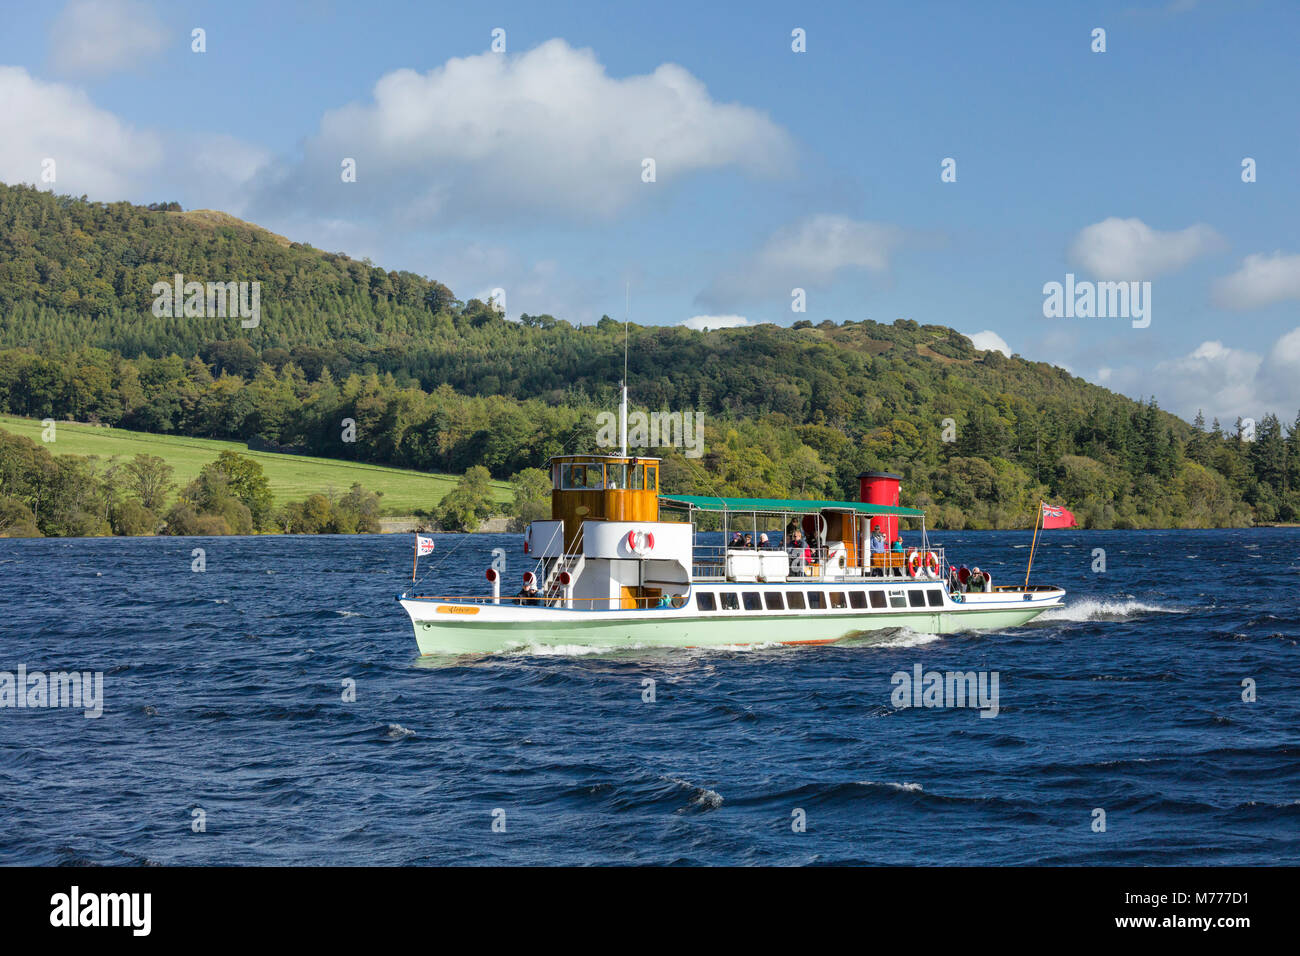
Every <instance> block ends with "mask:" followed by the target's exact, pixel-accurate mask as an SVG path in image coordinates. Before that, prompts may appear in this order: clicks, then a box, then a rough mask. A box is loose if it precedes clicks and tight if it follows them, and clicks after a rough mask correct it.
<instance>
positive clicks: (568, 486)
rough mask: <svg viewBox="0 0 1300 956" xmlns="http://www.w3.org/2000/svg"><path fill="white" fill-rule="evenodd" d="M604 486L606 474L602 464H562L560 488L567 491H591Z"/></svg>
mask: <svg viewBox="0 0 1300 956" xmlns="http://www.w3.org/2000/svg"><path fill="white" fill-rule="evenodd" d="M603 487H604V475H603V473H602V468H601V466H600V465H593V464H585V465H574V464H564V465H561V466H560V488H561V489H563V490H565V491H590V490H593V489H598V488H603Z"/></svg>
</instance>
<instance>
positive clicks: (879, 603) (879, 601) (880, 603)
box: [871, 588, 885, 607]
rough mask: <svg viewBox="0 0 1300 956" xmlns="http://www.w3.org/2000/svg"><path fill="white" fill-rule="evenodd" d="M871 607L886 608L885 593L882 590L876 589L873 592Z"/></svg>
mask: <svg viewBox="0 0 1300 956" xmlns="http://www.w3.org/2000/svg"><path fill="white" fill-rule="evenodd" d="M871 606H872V607H884V606H885V592H884V591H882V590H880V588H876V589H875V590H873V591H872V592H871Z"/></svg>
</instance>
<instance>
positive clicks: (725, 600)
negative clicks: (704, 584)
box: [718, 591, 740, 611]
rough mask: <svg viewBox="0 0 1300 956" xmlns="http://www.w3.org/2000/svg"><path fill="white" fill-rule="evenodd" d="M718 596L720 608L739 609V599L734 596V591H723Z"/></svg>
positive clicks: (725, 609)
mask: <svg viewBox="0 0 1300 956" xmlns="http://www.w3.org/2000/svg"><path fill="white" fill-rule="evenodd" d="M718 597H720V598H721V599H722V609H723V610H724V611H739V610H740V601H739V600H738V599H737V598H736V592H735V591H723V592H722V593H721V594H719V595H718Z"/></svg>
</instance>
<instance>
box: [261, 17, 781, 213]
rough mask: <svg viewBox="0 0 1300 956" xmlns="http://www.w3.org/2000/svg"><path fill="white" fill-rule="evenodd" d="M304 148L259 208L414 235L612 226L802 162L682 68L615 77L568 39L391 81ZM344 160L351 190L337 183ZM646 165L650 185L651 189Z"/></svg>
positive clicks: (762, 125) (265, 189)
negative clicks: (707, 176)
mask: <svg viewBox="0 0 1300 956" xmlns="http://www.w3.org/2000/svg"><path fill="white" fill-rule="evenodd" d="M304 150H305V155H304V157H303V159H302V161H301V163H297V164H292V165H291V167H290V168H286V169H284V170H282V171H281V172H280V173H279V175H277V176H274V177H268V178H267V179H266V180H265V181H264V182H263V183H262V191H261V199H262V200H263V201H264V202H266V203H268V204H276V205H278V206H280V207H282V208H294V207H300V208H303V209H307V210H312V211H316V212H325V213H330V214H335V213H340V211H346V214H347V215H349V216H355V215H358V214H366V213H369V214H372V215H376V216H379V217H381V218H390V219H392V220H393V221H394V222H395V223H397V224H399V225H408V226H412V227H418V226H425V225H428V224H429V223H430V222H435V221H436V222H438V223H445V222H446V221H447V220H449V219H465V218H473V219H474V220H475V221H476V222H478V223H481V222H482V221H483V220H484V219H489V220H490V219H497V220H501V219H515V218H520V217H527V216H529V215H530V214H533V213H536V212H539V211H544V212H547V213H551V214H554V213H560V214H562V215H564V216H565V217H568V218H576V219H591V218H608V217H609V216H611V215H613V214H614V213H616V212H617V211H619V210H620V209H622V208H624V207H626V206H627V205H629V204H631V203H633V202H636V201H638V200H641V199H645V198H648V197H650V196H652V195H654V194H655V193H656V191H662V190H665V189H671V188H672V187H673V185H674V184H676V183H678V182H680V181H681V180H682V179H683V178H685V177H686V176H688V175H690V174H691V173H694V172H698V171H701V170H709V169H721V168H737V169H741V170H743V171H745V172H747V173H751V174H755V175H774V174H779V173H781V172H783V171H785V170H786V169H788V168H790V167H791V165H792V162H793V157H794V147H793V144H792V141H791V139H790V137H789V135H788V134H787V133H786V132H785V131H784V130H783V129H781V128H780V127H779V126H777V125H776V124H775V123H773V122H772V121H771V120H770V119H769V118H768V117H767V116H766V115H765V114H764V113H762V112H760V111H759V110H756V109H752V108H750V107H747V106H742V105H739V104H734V103H719V102H717V101H715V100H713V99H712V98H711V97H710V95H709V92H708V90H707V89H706V88H705V86H704V84H703V83H701V82H700V81H699V80H698V79H696V78H695V77H694V76H693V75H691V74H690V73H689V72H688V71H687V70H685V69H683V68H682V67H680V66H677V65H676V64H672V63H666V64H663V65H661V66H659V67H657V68H656V69H655V70H654V72H652V73H649V74H644V75H638V76H630V77H625V78H617V77H613V76H610V75H609V74H608V73H606V71H605V68H604V66H603V65H602V64H601V63H600V62H599V61H598V60H597V59H596V56H595V54H594V53H593V52H592V51H591V50H588V49H583V50H578V49H574V48H573V47H571V46H569V45H568V43H566V42H565V41H564V40H562V39H554V40H550V41H547V42H546V43H543V44H542V45H541V46H538V47H536V48H535V49H532V50H529V51H528V52H526V53H523V54H520V55H518V56H513V55H512V56H507V55H503V54H497V53H483V54H479V55H477V56H469V57H464V58H453V59H450V60H448V61H447V62H446V63H444V64H443V65H442V66H439V67H437V68H435V69H433V70H430V71H429V72H428V73H424V74H421V73H417V72H416V71H414V70H410V69H401V70H396V71H394V72H392V73H388V74H386V75H385V76H383V77H381V78H380V79H379V81H378V82H377V83H376V84H375V87H374V91H373V97H372V99H371V100H370V101H369V102H365V103H360V104H352V105H348V106H344V107H342V108H340V109H335V110H331V111H329V112H327V113H326V114H325V115H324V116H323V117H322V120H321V123H320V129H319V131H318V132H317V134H316V135H315V136H313V137H312V138H310V139H309V140H308V142H307V143H306V146H305V148H304ZM345 157H351V158H354V159H355V160H356V162H357V181H356V182H355V183H349V184H343V183H341V182H340V178H339V169H340V163H341V162H342V160H343V159H344V158H345ZM647 157H648V158H652V159H654V161H655V164H656V181H655V182H653V183H645V182H643V181H642V160H643V159H645V158H647Z"/></svg>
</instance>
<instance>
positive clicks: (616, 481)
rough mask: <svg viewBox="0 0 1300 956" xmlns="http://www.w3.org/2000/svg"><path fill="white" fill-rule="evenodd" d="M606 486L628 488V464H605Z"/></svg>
mask: <svg viewBox="0 0 1300 956" xmlns="http://www.w3.org/2000/svg"><path fill="white" fill-rule="evenodd" d="M605 487H606V488H615V489H617V488H626V487H627V465H621V464H620V465H612V464H607V465H606V466H605Z"/></svg>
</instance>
